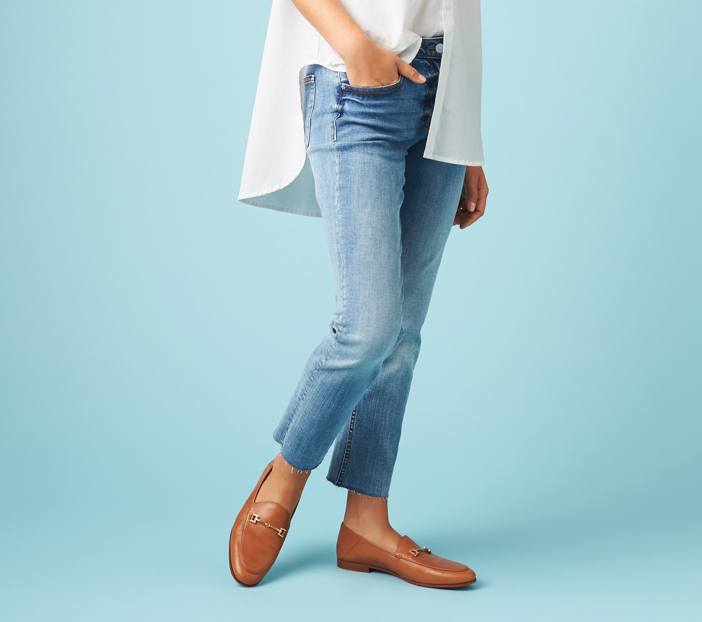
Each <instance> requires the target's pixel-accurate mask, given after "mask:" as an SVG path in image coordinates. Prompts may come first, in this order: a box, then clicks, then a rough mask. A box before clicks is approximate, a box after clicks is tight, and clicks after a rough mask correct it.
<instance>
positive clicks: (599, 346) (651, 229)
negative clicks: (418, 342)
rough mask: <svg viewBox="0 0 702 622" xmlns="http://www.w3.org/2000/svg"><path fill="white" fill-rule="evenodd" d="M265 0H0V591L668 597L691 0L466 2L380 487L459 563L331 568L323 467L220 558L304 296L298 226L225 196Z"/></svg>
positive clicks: (365, 608)
mask: <svg viewBox="0 0 702 622" xmlns="http://www.w3.org/2000/svg"><path fill="white" fill-rule="evenodd" d="M269 5H270V3H269V2H243V1H233V0H226V1H225V0H207V1H200V2H195V1H190V2H187V1H183V0H178V1H174V2H165V1H163V0H150V1H148V2H144V1H139V2H137V1H136V0H124V1H122V2H118V3H115V2H106V1H104V0H64V1H62V2H49V1H48V0H28V1H23V2H19V1H14V2H10V1H4V2H2V4H1V5H0V84H1V86H0V204H1V211H0V287H1V289H0V295H1V296H2V298H1V302H0V352H1V355H0V382H1V383H2V385H1V387H0V413H1V426H2V428H1V430H0V481H1V486H2V497H1V499H2V512H1V513H0V521H1V524H0V547H1V548H0V584H1V585H2V587H1V588H0V592H2V597H0V617H1V618H2V619H3V620H8V621H9V620H23V621H27V620H46V619H52V620H71V621H77V620H90V621H91V622H92V621H94V620H102V621H111V620H125V619H137V620H147V619H149V620H154V619H155V620H195V619H203V620H232V619H242V620H243V619H246V618H255V619H264V620H267V619H273V616H277V619H305V620H317V619H319V620H322V619H324V620H328V619H332V618H333V619H335V620H347V619H348V620H351V619H358V616H359V615H368V614H369V612H373V614H374V615H378V616H380V615H383V614H384V612H387V614H388V615H391V616H392V615H393V614H394V615H396V616H397V615H409V614H414V615H416V616H417V619H422V618H424V617H426V616H436V615H441V617H442V619H446V620H452V619H456V620H457V619H474V620H516V619H519V620H539V621H542V620H559V621H560V620H595V619H604V620H637V622H638V621H641V620H661V619H666V620H690V619H692V618H694V615H695V613H694V612H695V611H696V612H697V615H699V610H700V607H701V606H702V602H701V599H700V595H699V591H695V590H693V588H699V585H700V583H701V581H702V572H701V570H700V568H701V567H702V565H701V564H700V556H701V555H702V530H701V529H700V525H701V524H702V516H701V515H702V502H701V499H700V473H701V472H702V458H701V450H700V438H701V433H702V424H701V423H700V413H701V411H702V408H701V406H702V404H701V401H702V400H701V398H700V390H699V380H700V363H701V361H700V348H701V347H702V332H701V331H700V317H701V316H702V309H701V307H702V295H701V292H700V268H701V267H702V266H701V253H700V246H699V235H700V228H701V226H702V216H701V210H700V207H701V205H700V195H699V180H700V172H699V169H700V155H699V154H700V151H699V149H700V144H701V141H702V124H701V123H700V110H702V87H701V82H700V66H701V64H702V46H701V45H700V39H699V24H700V21H701V20H702V5H700V3H699V2H696V1H694V0H675V1H674V2H664V1H663V0H639V1H634V0H620V1H619V2H616V3H611V2H605V1H604V0H595V1H593V2H587V3H581V2H567V3H564V2H556V1H555V0H536V1H534V2H528V3H527V2H518V1H516V0H501V1H500V2H492V1H490V0H485V1H484V3H483V26H484V55H485V79H484V140H485V145H486V157H487V165H486V172H487V175H488V179H489V182H490V185H491V196H490V202H489V207H488V215H487V216H486V217H485V218H484V219H483V220H482V221H480V222H479V223H478V224H476V225H475V226H474V227H471V228H469V229H467V230H465V231H463V232H461V231H458V230H457V229H454V230H453V231H452V234H451V237H450V239H449V243H448V248H447V251H446V254H445V258H444V263H443V266H442V271H441V273H440V275H439V280H438V282H437V286H436V290H435V296H434V300H433V305H432V308H431V310H430V313H429V317H428V319H427V324H426V329H425V332H424V345H423V350H422V354H421V356H420V360H419V363H418V366H417V370H416V375H415V383H414V385H413V389H412V394H411V396H410V403H409V406H408V411H407V417H406V420H405V427H404V435H403V442H402V445H401V449H400V455H399V459H398V468H397V470H396V476H395V479H394V482H393V487H392V490H391V511H392V517H393V518H394V522H395V524H396V526H397V527H398V529H400V530H401V531H402V532H405V533H409V534H411V535H412V537H414V538H415V539H417V540H418V541H419V542H420V543H421V544H426V545H428V546H431V547H432V549H433V550H434V551H436V552H438V553H442V554H445V555H449V556H454V557H457V558H459V559H462V560H465V561H466V562H468V563H469V564H470V565H471V566H473V567H475V568H476V570H477V572H478V575H479V578H480V581H479V583H478V585H476V586H475V588H473V589H471V590H468V591H461V592H451V593H447V592H444V591H430V590H421V589H419V588H416V587H413V586H410V585H408V584H404V583H402V582H399V581H397V580H394V579H392V578H391V577H387V576H382V575H378V574H371V575H364V574H358V573H349V572H343V571H340V570H338V569H337V568H336V567H335V556H334V542H335V536H336V531H337V529H338V524H339V521H340V520H341V517H342V511H343V503H344V493H343V491H341V490H339V489H336V488H334V487H332V486H331V485H329V484H328V483H327V482H326V481H325V480H324V478H323V473H324V469H325V468H326V463H325V464H324V465H323V466H322V467H321V469H322V470H321V471H320V472H317V473H315V474H314V476H313V478H312V480H311V483H310V486H309V487H308V489H307V490H306V492H305V495H304V498H303V502H302V504H301V505H300V510H299V511H298V513H297V514H296V517H295V524H294V526H293V531H292V532H291V534H290V538H289V541H288V542H287V544H286V547H285V549H284V550H283V552H282V554H281V558H280V561H279V563H278V564H277V565H276V567H275V568H274V570H273V571H272V572H271V574H270V575H269V577H268V578H267V579H266V581H265V582H264V583H263V584H261V585H260V586H259V587H258V588H256V589H254V590H247V589H243V588H239V587H238V586H237V585H236V584H235V583H234V582H233V581H232V579H231V577H230V576H229V570H228V567H227V552H226V545H227V538H228V531H229V527H230V524H231V521H232V520H233V517H234V514H235V512H236V511H237V510H238V508H239V506H240V504H241V502H242V500H243V498H244V497H245V495H246V494H247V493H248V491H249V488H250V486H251V485H252V484H253V482H254V481H255V478H256V477H257V476H258V474H259V472H260V470H261V468H262V466H263V465H264V464H265V462H266V460H267V459H268V458H269V457H270V456H271V455H272V454H273V452H274V451H275V446H274V444H273V441H272V438H271V433H272V429H273V426H274V425H275V423H276V422H277V420H278V417H279V416H280V414H281V413H282V411H283V409H284V407H285V405H286V403H287V400H288V398H289V395H290V393H291V392H292V390H293V387H294V385H295V383H296V382H297V379H298V377H299V374H300V373H301V370H302V366H303V364H304V361H305V359H306V357H307V355H308V354H309V352H310V351H311V349H312V348H313V346H314V345H315V344H316V343H317V341H318V340H319V339H320V338H321V335H322V334H323V332H324V331H325V330H326V325H327V322H328V318H329V317H330V315H331V312H332V306H333V290H332V276H331V270H330V267H329V266H328V265H327V254H326V249H325V247H324V241H323V236H322V230H321V222H320V221H319V220H318V219H311V218H306V217H300V216H292V215H287V214H279V213H276V212H272V211H268V210H264V209H262V208H255V207H250V206H244V205H241V204H237V203H236V202H235V199H234V197H235V195H236V192H237V190H238V183H239V173H240V169H241V163H242V157H243V150H244V145H245V140H246V134H247V129H248V121H249V115H250V112H251V108H252V104H253V97H254V91H255V84H256V78H257V73H258V64H259V59H260V55H261V50H262V46H263V39H264V35H265V27H266V21H267V14H268V9H269ZM419 456H421V459H419ZM437 611H438V612H439V613H438V614H437Z"/></svg>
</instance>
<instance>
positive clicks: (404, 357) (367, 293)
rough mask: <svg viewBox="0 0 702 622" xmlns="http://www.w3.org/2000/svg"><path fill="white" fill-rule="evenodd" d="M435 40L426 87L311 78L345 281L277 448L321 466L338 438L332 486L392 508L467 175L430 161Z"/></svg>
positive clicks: (426, 47)
mask: <svg viewBox="0 0 702 622" xmlns="http://www.w3.org/2000/svg"><path fill="white" fill-rule="evenodd" d="M439 42H441V38H440V37H434V38H431V39H424V40H423V41H422V47H421V50H420V51H419V53H418V54H417V56H416V58H415V59H414V60H413V62H412V64H413V66H414V67H415V68H416V69H418V70H419V71H420V72H421V73H422V74H423V75H424V76H426V78H427V82H426V83H425V84H415V83H413V82H411V81H410V80H408V79H406V78H404V77H403V78H400V80H398V81H397V82H395V83H394V84H390V85H386V86H379V87H356V86H351V85H350V84H349V82H348V79H347V76H346V74H345V73H344V72H336V71H332V70H330V69H327V68H325V67H322V66H320V65H310V66H308V67H306V68H305V75H304V78H303V87H304V95H303V102H302V104H303V112H304V121H305V141H306V145H307V153H308V156H309V160H310V164H311V166H312V171H313V174H314V179H315V192H316V196H317V201H318V203H319V206H320V209H321V212H322V220H323V223H324V230H325V235H326V239H327V243H328V247H329V253H330V256H331V261H332V264H333V268H334V277H335V283H336V310H335V313H334V317H333V319H332V321H331V323H330V324H329V330H328V332H327V334H326V335H325V336H324V338H323V339H322V341H321V343H319V345H317V347H316V348H315V350H314V351H313V352H312V354H311V356H310V357H309V360H308V361H307V364H306V367H305V369H304V371H303V374H302V377H301V379H300V381H299V384H298V385H297V387H296V389H295V391H294V393H293V396H292V398H291V400H290V403H289V405H288V407H287V410H286V412H285V413H284V415H283V417H282V419H281V421H280V423H279V424H278V426H277V427H276V429H275V432H274V438H275V440H276V441H277V442H279V443H280V444H281V446H282V447H281V452H282V454H283V457H284V458H285V460H286V461H287V462H288V463H289V464H290V465H292V466H293V467H295V468H297V469H300V470H309V469H313V468H315V467H317V466H318V465H319V464H320V463H321V462H322V460H323V459H324V456H325V455H326V453H327V451H328V450H329V448H330V447H331V445H332V443H333V442H334V440H335V439H336V444H335V447H334V454H333V458H332V461H331V465H330V468H329V472H328V474H327V479H328V480H329V481H331V482H332V483H334V484H336V485H338V486H342V487H344V488H348V489H349V490H353V491H356V492H360V493H363V494H367V495H371V496H377V497H385V496H387V495H388V491H389V488H390V479H391V477H392V471H393V467H394V465H395V459H396V456H397V449H398V444H399V441H400V432H401V428H402V419H403V415H404V411H405V404H406V402H407V396H408V393H409V389H410V383H411V381H412V374H413V370H414V366H415V363H416V361H417V357H418V355H419V348H420V331H421V328H422V324H423V322H424V319H425V317H426V314H427V308H428V306H429V300H430V298H431V293H432V289H433V286H434V281H435V278H436V274H437V271H438V269H439V264H440V262H441V256H442V253H443V249H444V246H445V243H446V239H447V237H448V234H449V231H450V229H451V226H452V224H453V218H454V215H455V213H456V209H457V206H458V201H459V198H460V193H461V188H462V185H463V177H464V174H465V170H466V169H465V166H462V165H457V164H448V163H444V162H438V161H436V160H430V159H425V158H423V157H422V153H423V150H424V145H425V141H426V136H427V130H428V126H429V121H430V119H431V113H432V109H433V102H434V98H435V94H436V87H437V81H438V75H439V69H440V61H441V53H440V50H441V46H439V51H437V49H436V45H437V43H439Z"/></svg>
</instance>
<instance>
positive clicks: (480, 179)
mask: <svg viewBox="0 0 702 622" xmlns="http://www.w3.org/2000/svg"><path fill="white" fill-rule="evenodd" d="M487 196H488V185H487V180H486V179H485V173H484V172H483V169H482V167H480V166H469V167H468V168H467V169H466V176H465V180H464V194H462V195H461V201H460V204H459V207H458V212H457V213H456V218H455V219H454V224H457V225H459V226H460V228H461V229H465V228H466V227H468V226H470V225H472V224H473V223H474V222H475V221H476V220H478V218H481V217H482V216H483V215H484V214H485V207H486V206H487Z"/></svg>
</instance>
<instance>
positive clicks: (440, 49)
mask: <svg viewBox="0 0 702 622" xmlns="http://www.w3.org/2000/svg"><path fill="white" fill-rule="evenodd" d="M436 51H437V52H438V53H439V54H441V53H442V52H443V51H444V44H443V43H437V44H436Z"/></svg>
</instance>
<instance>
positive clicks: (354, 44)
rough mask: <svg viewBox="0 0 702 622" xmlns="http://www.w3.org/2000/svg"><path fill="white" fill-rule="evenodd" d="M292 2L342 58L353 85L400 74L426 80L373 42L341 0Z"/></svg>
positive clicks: (382, 81) (391, 78)
mask: <svg viewBox="0 0 702 622" xmlns="http://www.w3.org/2000/svg"><path fill="white" fill-rule="evenodd" d="M293 4H294V5H295V6H296V7H297V8H298V10H299V11H300V13H302V15H304V16H305V18H306V19H307V21H308V22H309V23H310V24H312V26H314V28H315V29H316V30H317V32H319V34H321V35H322V36H323V37H324V38H325V39H326V40H327V42H328V43H329V45H331V46H332V47H333V48H334V49H335V50H336V51H337V53H338V54H339V55H340V56H341V58H342V59H343V60H344V64H345V65H346V75H347V76H348V78H349V84H351V85H352V86H385V85H386V84H392V83H393V82H397V80H399V78H400V75H403V76H405V77H406V78H409V79H410V80H412V82H418V83H420V84H421V83H423V82H426V78H425V77H424V76H423V75H422V74H420V73H419V72H418V71H417V70H416V69H415V68H414V67H412V65H410V64H409V63H406V62H405V61H403V60H402V59H401V58H400V57H399V56H397V55H396V54H393V53H392V52H390V51H389V50H386V49H385V48H383V47H381V46H379V45H377V44H375V43H374V42H373V41H372V40H371V39H370V37H369V36H368V35H367V34H366V33H365V31H364V30H363V29H362V28H360V27H359V25H358V24H357V23H356V22H355V21H354V19H353V18H352V17H351V15H349V13H348V11H347V10H346V9H345V8H344V5H343V4H342V3H341V2H340V0H293Z"/></svg>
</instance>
